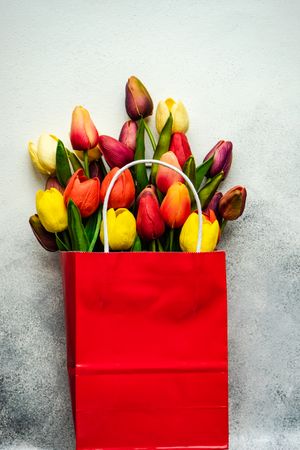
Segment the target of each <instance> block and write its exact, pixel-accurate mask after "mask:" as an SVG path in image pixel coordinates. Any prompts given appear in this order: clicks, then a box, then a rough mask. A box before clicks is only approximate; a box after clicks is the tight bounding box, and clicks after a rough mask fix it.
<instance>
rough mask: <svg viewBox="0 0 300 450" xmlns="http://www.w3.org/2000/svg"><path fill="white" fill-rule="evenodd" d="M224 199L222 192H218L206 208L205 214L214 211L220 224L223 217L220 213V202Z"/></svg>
mask: <svg viewBox="0 0 300 450" xmlns="http://www.w3.org/2000/svg"><path fill="white" fill-rule="evenodd" d="M222 197H223V194H222V192H216V193H215V194H214V196H213V198H212V199H211V201H210V202H209V203H208V205H207V207H206V208H205V211H204V212H207V211H209V210H212V211H213V212H214V213H215V215H216V217H217V219H218V221H219V223H220V221H221V215H220V213H219V202H220V200H221V198H222Z"/></svg>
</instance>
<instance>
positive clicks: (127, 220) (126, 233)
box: [100, 208, 136, 250]
mask: <svg viewBox="0 0 300 450" xmlns="http://www.w3.org/2000/svg"><path fill="white" fill-rule="evenodd" d="M103 228H104V227H103V221H102V224H101V231H100V239H101V242H102V244H103V243H104V231H103ZM107 228H108V242H109V247H110V248H111V249H112V250H129V249H130V248H131V247H132V246H133V243H134V240H135V237H136V221H135V218H134V215H133V214H132V213H131V212H130V211H129V210H128V209H126V208H118V209H117V210H114V209H113V208H110V209H109V210H108V211H107Z"/></svg>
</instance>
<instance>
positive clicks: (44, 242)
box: [29, 214, 58, 252]
mask: <svg viewBox="0 0 300 450" xmlns="http://www.w3.org/2000/svg"><path fill="white" fill-rule="evenodd" d="M29 223H30V226H31V229H32V231H33V234H34V235H35V237H36V238H37V240H38V241H39V243H40V244H41V246H42V247H43V248H44V249H45V250H48V252H56V251H57V250H58V247H57V244H56V239H55V234H54V233H49V231H47V230H46V229H45V228H44V227H43V225H42V224H41V221H40V219H39V216H38V215H37V214H34V215H33V216H31V217H30V218H29Z"/></svg>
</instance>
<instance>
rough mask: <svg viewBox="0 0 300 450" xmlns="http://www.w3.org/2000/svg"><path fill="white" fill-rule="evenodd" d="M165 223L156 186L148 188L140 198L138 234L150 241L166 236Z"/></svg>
mask: <svg viewBox="0 0 300 450" xmlns="http://www.w3.org/2000/svg"><path fill="white" fill-rule="evenodd" d="M164 231H165V223H164V220H163V218H162V215H161V212H160V208H159V203H158V200H157V197H156V195H155V189H154V186H147V187H146V188H145V189H144V190H143V191H142V192H141V193H140V195H139V197H138V213H137V232H138V235H139V236H140V237H141V238H142V239H145V240H146V241H150V240H153V239H158V238H159V237H160V236H162V235H163V234H164Z"/></svg>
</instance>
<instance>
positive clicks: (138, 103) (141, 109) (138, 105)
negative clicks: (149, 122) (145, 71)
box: [125, 76, 153, 120]
mask: <svg viewBox="0 0 300 450" xmlns="http://www.w3.org/2000/svg"><path fill="white" fill-rule="evenodd" d="M125 91H126V98H125V106H126V111H127V114H128V115H129V117H130V118H131V119H132V120H139V119H140V118H141V117H148V116H151V114H152V111H153V102H152V99H151V97H150V94H149V92H148V91H147V89H146V88H145V86H144V85H143V83H142V82H141V81H140V80H139V79H138V78H136V77H134V76H131V77H130V78H129V79H128V81H127V84H126V90H125Z"/></svg>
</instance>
